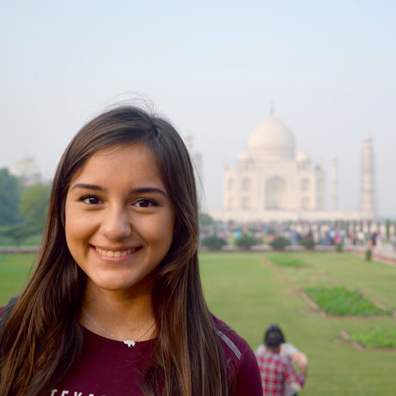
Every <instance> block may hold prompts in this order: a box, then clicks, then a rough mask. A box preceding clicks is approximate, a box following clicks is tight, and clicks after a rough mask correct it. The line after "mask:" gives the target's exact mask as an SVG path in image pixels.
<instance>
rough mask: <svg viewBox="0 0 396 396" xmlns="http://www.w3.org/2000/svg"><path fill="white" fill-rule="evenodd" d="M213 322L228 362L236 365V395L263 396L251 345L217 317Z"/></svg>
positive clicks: (214, 317)
mask: <svg viewBox="0 0 396 396" xmlns="http://www.w3.org/2000/svg"><path fill="white" fill-rule="evenodd" d="M212 321H213V326H214V328H215V331H216V334H217V335H218V337H219V338H220V339H221V341H222V346H223V350H224V355H225V357H226V360H227V361H233V362H234V363H235V374H236V383H235V395H236V396H241V395H247V394H248V395H250V396H259V395H260V396H262V394H263V393H262V392H263V390H262V387H261V377H260V371H259V368H258V364H257V359H256V356H255V355H254V353H253V351H252V349H251V348H250V346H249V344H248V343H247V342H246V340H245V339H243V338H242V337H241V336H240V335H238V334H237V333H236V331H235V330H232V329H231V328H230V327H229V326H228V325H227V324H226V323H225V322H223V321H222V320H220V319H219V318H217V317H216V316H214V315H212Z"/></svg>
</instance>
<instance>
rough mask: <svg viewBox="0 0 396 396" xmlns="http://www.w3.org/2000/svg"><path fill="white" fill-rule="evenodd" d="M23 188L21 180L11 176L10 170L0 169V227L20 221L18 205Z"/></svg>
mask: <svg viewBox="0 0 396 396" xmlns="http://www.w3.org/2000/svg"><path fill="white" fill-rule="evenodd" d="M21 190H22V186H21V184H20V182H19V180H18V179H17V178H16V177H15V176H12V175H10V173H9V172H8V169H5V168H4V169H0V225H8V224H14V223H16V222H17V221H18V214H19V212H18V203H19V197H20V194H21Z"/></svg>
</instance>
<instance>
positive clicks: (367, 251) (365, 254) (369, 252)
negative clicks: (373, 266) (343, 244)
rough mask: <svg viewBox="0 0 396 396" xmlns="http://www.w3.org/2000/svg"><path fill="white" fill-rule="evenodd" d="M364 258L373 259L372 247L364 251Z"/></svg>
mask: <svg viewBox="0 0 396 396" xmlns="http://www.w3.org/2000/svg"><path fill="white" fill-rule="evenodd" d="M364 258H365V259H366V260H367V261H371V249H366V251H365V252H364Z"/></svg>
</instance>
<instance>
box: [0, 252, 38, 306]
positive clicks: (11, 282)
mask: <svg viewBox="0 0 396 396" xmlns="http://www.w3.org/2000/svg"><path fill="white" fill-rule="evenodd" d="M34 260H35V255H34V254H5V253H3V254H2V253H0V306H2V305H5V304H6V303H7V302H8V301H9V299H10V298H11V297H13V296H16V295H18V294H20V293H21V291H22V290H23V287H24V286H25V285H26V283H27V281H28V279H29V275H30V269H31V267H32V263H33V262H34Z"/></svg>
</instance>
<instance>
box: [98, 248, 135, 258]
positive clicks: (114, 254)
mask: <svg viewBox="0 0 396 396" xmlns="http://www.w3.org/2000/svg"><path fill="white" fill-rule="evenodd" d="M92 247H93V248H94V249H95V250H96V251H97V252H98V253H99V254H100V255H101V256H103V257H110V258H119V257H126V256H129V255H130V254H132V253H135V252H137V251H139V250H140V249H141V247H136V248H127V249H113V250H112V249H101V248H100V247H97V246H92Z"/></svg>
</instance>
